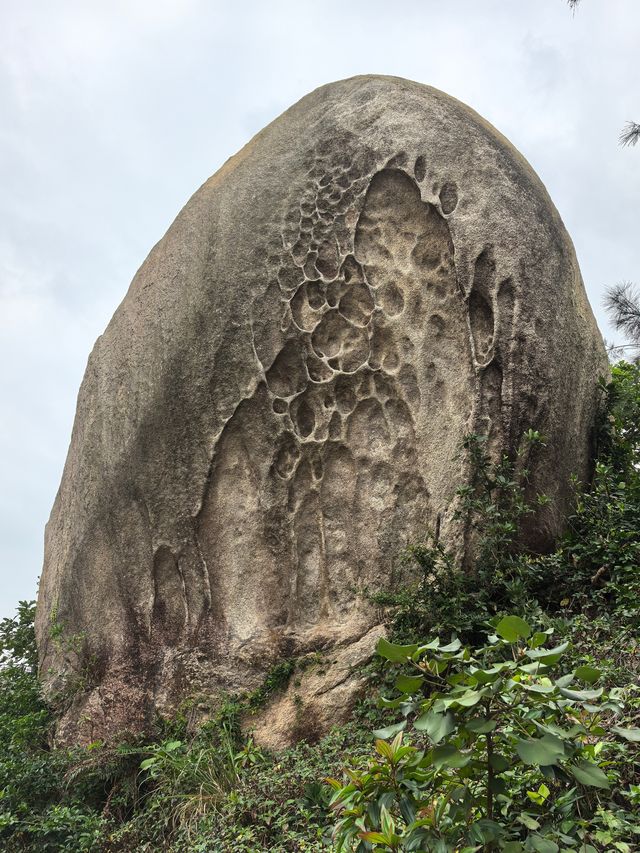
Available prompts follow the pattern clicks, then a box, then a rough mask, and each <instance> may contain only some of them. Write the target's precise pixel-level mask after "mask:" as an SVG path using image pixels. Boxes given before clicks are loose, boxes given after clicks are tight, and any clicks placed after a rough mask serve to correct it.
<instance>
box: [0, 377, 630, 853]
mask: <svg viewBox="0 0 640 853" xmlns="http://www.w3.org/2000/svg"><path fill="white" fill-rule="evenodd" d="M602 394H603V415H602V420H601V423H600V425H599V430H598V435H597V437H596V445H597V448H596V453H597V460H596V465H595V471H594V477H593V482H592V483H591V484H590V487H589V489H588V490H584V489H582V487H581V486H580V484H578V483H575V484H574V488H575V504H574V510H573V514H572V516H571V518H570V521H569V529H568V533H567V535H566V537H565V539H564V540H563V541H562V542H560V543H559V544H558V547H557V550H556V551H555V552H553V553H551V554H546V555H539V554H535V553H530V552H527V551H526V550H523V549H522V548H521V547H519V546H518V545H517V544H516V543H517V541H518V538H517V537H518V531H519V529H520V527H521V525H522V524H523V523H525V522H526V521H527V519H528V518H529V517H530V516H531V514H532V512H533V510H534V509H535V508H536V507H538V506H540V505H542V504H544V502H545V500H546V498H545V496H544V495H535V494H531V493H530V489H529V488H528V486H527V472H526V468H525V469H524V470H523V466H524V462H523V460H525V459H526V458H527V454H528V453H529V452H535V453H544V436H541V435H539V434H537V433H536V432H535V431H533V430H531V431H529V433H528V434H527V435H526V436H524V437H523V443H522V448H521V456H520V458H519V459H515V460H508V459H503V460H501V461H500V462H499V463H497V464H495V463H494V462H493V461H492V460H491V459H490V458H489V456H488V454H487V452H486V449H485V441H484V439H483V437H482V436H476V435H470V436H467V438H466V439H465V443H464V447H463V448H462V449H461V452H462V453H465V454H467V455H468V457H469V459H470V460H471V462H472V465H473V471H474V478H473V481H472V484H471V485H470V486H469V487H465V488H463V489H461V490H459V493H458V495H457V505H458V513H459V515H460V518H461V520H462V521H464V522H465V523H466V524H467V525H468V529H469V531H470V535H472V536H474V537H476V542H477V554H478V558H477V562H476V565H475V566H474V567H472V569H471V570H466V571H462V570H461V568H460V567H459V566H457V565H456V561H455V557H454V556H453V555H451V554H449V553H448V552H447V551H446V549H445V548H443V546H442V544H441V543H440V542H438V541H433V540H431V541H427V542H423V543H416V545H414V546H413V547H412V548H410V549H409V550H408V552H407V554H406V555H405V559H406V560H408V561H410V562H412V563H413V564H414V568H415V569H417V572H415V573H414V574H416V575H417V576H419V577H420V578H421V580H420V582H419V583H417V584H416V586H415V587H413V588H410V589H402V590H395V591H394V592H393V593H386V594H384V595H380V594H378V595H376V596H373V595H372V598H374V600H375V601H377V603H378V604H379V606H380V607H381V608H384V612H385V613H387V614H388V620H389V627H390V640H389V641H381V642H380V644H379V647H378V652H379V654H378V656H377V657H376V659H375V660H374V661H373V662H372V663H371V665H370V666H369V668H368V669H369V676H370V683H371V689H370V692H369V695H368V697H367V698H366V699H365V700H363V701H362V702H361V703H360V705H359V706H358V707H357V709H356V712H355V714H354V718H353V720H352V722H350V723H349V724H348V725H346V726H343V727H341V728H340V729H335V730H334V731H332V732H331V733H330V734H329V736H327V737H326V738H324V739H323V740H321V741H319V742H318V743H313V744H310V743H300V744H298V746H296V747H295V748H293V749H290V750H288V751H286V752H283V753H280V754H278V755H270V754H268V753H266V752H265V751H263V750H261V749H259V748H258V747H257V746H256V745H255V744H254V743H253V741H252V740H251V738H250V737H247V736H246V735H245V734H243V728H241V725H240V723H241V720H243V719H244V720H245V721H246V720H247V719H248V720H249V722H250V719H251V713H252V712H253V711H254V710H255V709H257V708H259V707H260V706H261V705H263V704H264V703H265V702H268V701H269V698H270V696H271V695H272V694H273V693H274V692H275V691H277V690H279V689H281V688H282V687H283V686H284V685H285V684H286V683H287V682H288V681H289V680H290V679H291V678H295V672H296V662H295V661H285V662H283V663H281V664H280V665H279V666H278V667H277V668H276V669H275V670H274V671H273V672H271V673H270V674H269V676H268V678H267V680H266V681H265V685H264V686H263V688H261V689H260V690H258V691H255V692H254V693H252V694H249V695H244V696H228V697H224V698H223V699H221V700H220V703H219V706H218V708H217V712H216V714H215V715H214V718H212V719H211V720H209V721H208V722H207V723H205V724H204V725H202V726H200V727H199V728H197V729H195V728H194V727H193V726H192V725H191V723H190V713H189V710H190V709H189V705H188V703H186V704H185V707H184V708H183V709H182V710H181V712H180V713H179V714H177V715H176V717H175V718H174V719H171V720H158V721H157V727H156V734H155V737H153V738H151V739H145V740H142V739H140V738H135V737H131V738H129V739H125V740H123V742H122V743H121V744H119V745H117V746H107V745H104V744H102V743H100V742H97V743H94V744H91V745H90V746H88V747H87V748H82V749H79V748H78V749H73V750H63V749H52V748H51V747H50V742H51V732H52V725H53V721H54V718H55V709H53V708H50V707H48V706H47V704H46V703H45V702H44V700H43V698H42V696H41V694H40V691H39V686H38V681H37V678H36V658H37V655H36V649H35V641H34V633H33V616H34V605H33V603H29V602H21V603H20V605H19V607H18V610H17V614H16V616H15V617H14V618H12V619H5V620H4V621H3V622H2V623H0V660H1V662H2V666H1V669H0V848H1V849H2V850H7V851H78V852H79V851H92V853H93V851H99V852H100V853H102V852H104V853H108V851H120V850H122V851H137V852H138V853H142V851H159V850H166V851H175V853H182V852H183V851H203V853H204V851H221V853H234V851H237V853H245V851H276V853H277V851H319V850H327V849H334V850H338V851H358V853H364V851H438V853H441V852H442V853H444V851H467V853H470V851H476V850H496V851H497V850H504V851H510V853H516V851H541V853H557V851H583V853H594V851H611V850H617V851H620V853H629V851H637V850H640V753H639V743H640V687H639V683H640V682H639V678H638V676H639V673H640V646H639V637H640V619H639V611H638V597H639V595H640V370H639V368H638V367H637V366H634V365H630V364H625V363H620V364H618V365H616V366H615V367H614V368H613V381H612V383H611V384H610V385H609V386H606V387H605V386H604V385H603V387H602ZM244 730H246V727H245V729H244Z"/></svg>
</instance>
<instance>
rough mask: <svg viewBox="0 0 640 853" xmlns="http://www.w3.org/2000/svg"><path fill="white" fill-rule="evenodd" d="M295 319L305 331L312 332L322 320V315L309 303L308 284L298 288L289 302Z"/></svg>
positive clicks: (297, 324)
mask: <svg viewBox="0 0 640 853" xmlns="http://www.w3.org/2000/svg"><path fill="white" fill-rule="evenodd" d="M289 306H290V307H291V316H292V317H293V321H294V323H295V324H296V326H298V328H299V329H302V330H303V331H304V332H312V331H313V330H314V329H315V327H316V326H317V324H318V323H319V322H320V315H319V314H318V313H316V312H315V311H314V309H313V308H312V306H311V305H310V304H309V294H308V290H307V285H306V284H303V285H302V287H300V288H298V290H297V291H296V293H295V294H294V296H293V297H292V298H291V300H290V302H289Z"/></svg>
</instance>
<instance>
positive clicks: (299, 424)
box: [291, 398, 316, 438]
mask: <svg viewBox="0 0 640 853" xmlns="http://www.w3.org/2000/svg"><path fill="white" fill-rule="evenodd" d="M291 417H292V419H293V422H294V424H295V426H296V429H297V431H298V435H300V436H301V437H302V438H309V436H310V435H311V434H312V433H313V431H314V429H315V426H316V416H315V414H314V411H313V409H312V408H311V406H310V405H309V403H307V401H306V400H305V399H304V398H303V399H298V400H296V401H295V402H294V403H293V405H292V412H291Z"/></svg>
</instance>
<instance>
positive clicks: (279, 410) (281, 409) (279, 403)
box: [271, 397, 289, 415]
mask: <svg viewBox="0 0 640 853" xmlns="http://www.w3.org/2000/svg"><path fill="white" fill-rule="evenodd" d="M271 408H272V409H273V411H274V412H275V413H276V415H284V414H285V413H286V412H287V411H288V410H289V404H288V403H287V401H286V400H282V399H281V398H280V397H276V398H275V399H274V401H273V402H272V404H271Z"/></svg>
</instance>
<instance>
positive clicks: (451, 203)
mask: <svg viewBox="0 0 640 853" xmlns="http://www.w3.org/2000/svg"><path fill="white" fill-rule="evenodd" d="M457 206H458V188H457V187H456V185H455V184H454V183H453V182H447V183H446V184H445V185H444V186H443V187H442V189H441V190H440V207H441V208H442V212H443V213H444V214H446V215H447V216H448V215H449V214H450V213H453V211H454V210H455V209H456V207H457Z"/></svg>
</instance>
